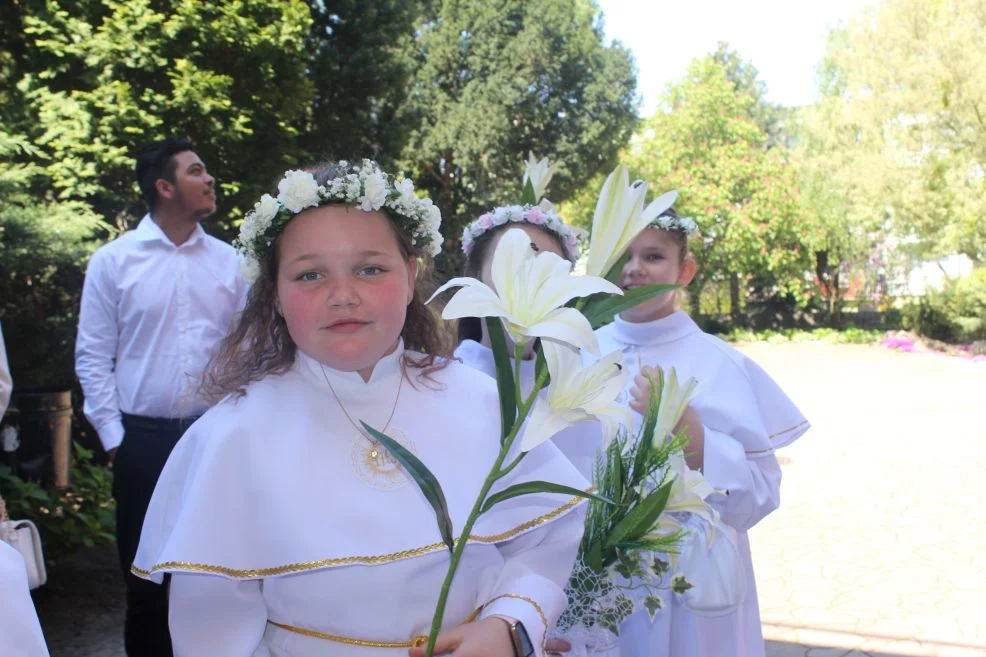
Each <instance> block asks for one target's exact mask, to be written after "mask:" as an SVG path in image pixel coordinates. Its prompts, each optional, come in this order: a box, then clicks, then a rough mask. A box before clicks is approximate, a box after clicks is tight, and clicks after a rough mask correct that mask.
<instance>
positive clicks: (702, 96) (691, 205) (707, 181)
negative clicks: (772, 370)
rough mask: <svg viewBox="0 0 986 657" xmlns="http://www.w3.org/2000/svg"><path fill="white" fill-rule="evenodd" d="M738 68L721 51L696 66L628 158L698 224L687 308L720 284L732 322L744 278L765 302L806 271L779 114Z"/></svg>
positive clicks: (749, 72)
mask: <svg viewBox="0 0 986 657" xmlns="http://www.w3.org/2000/svg"><path fill="white" fill-rule="evenodd" d="M740 62H741V60H740V59H739V57H738V56H737V55H735V53H731V52H729V51H728V49H726V48H725V47H723V46H720V48H719V50H718V51H717V52H716V53H714V54H712V55H709V56H707V57H704V58H702V59H698V60H695V61H694V62H692V64H691V66H689V68H688V73H687V75H686V76H685V77H684V78H683V79H682V80H680V81H679V82H677V83H675V84H672V85H670V86H669V87H668V89H667V91H666V92H665V93H664V94H663V96H662V99H661V104H660V107H659V109H658V111H657V112H656V114H655V115H654V116H653V117H651V118H650V119H648V120H647V121H646V122H645V124H644V125H643V126H642V129H641V131H640V132H639V133H638V134H637V135H636V136H635V137H634V140H633V142H632V144H631V147H630V148H629V150H628V152H627V155H626V160H627V162H628V163H629V164H630V165H631V166H632V167H633V169H634V170H635V171H636V172H637V173H638V174H639V176H640V177H641V178H643V179H644V180H647V181H648V182H650V183H651V184H652V185H654V186H655V188H656V191H658V190H660V191H663V190H666V189H671V188H673V189H677V190H678V191H679V192H680V194H681V198H680V200H679V203H678V206H677V209H678V210H679V212H681V213H684V214H686V215H689V216H692V217H694V218H695V220H696V221H697V222H698V224H699V227H700V229H701V236H702V238H701V240H700V241H699V243H698V244H696V245H695V247H694V252H695V256H696V258H697V259H698V262H699V274H698V276H696V281H695V283H694V284H693V285H692V287H691V289H690V291H689V292H690V297H691V300H692V308H693V310H694V311H695V312H697V311H698V310H697V309H698V308H699V304H698V301H699V298H700V295H701V293H702V290H703V289H704V288H705V286H706V285H707V284H709V283H713V282H716V283H726V284H728V285H729V288H730V302H731V303H730V312H731V315H732V319H733V321H734V322H737V323H738V322H740V321H741V319H742V317H741V302H740V290H741V287H742V286H743V283H744V280H746V281H747V282H748V283H750V284H752V285H753V286H755V287H756V288H757V289H759V290H761V291H762V293H764V294H768V295H771V296H777V295H787V294H795V295H801V294H802V293H803V288H804V272H805V271H806V269H807V265H808V261H807V258H806V250H805V248H804V245H803V243H802V238H801V235H802V231H803V218H802V216H801V213H800V211H799V210H800V208H799V204H798V200H797V194H796V183H795V179H794V171H793V169H792V167H791V166H790V164H789V161H788V160H789V157H788V152H787V150H786V148H784V147H780V146H778V147H771V144H772V143H773V142H777V141H782V140H780V139H779V137H780V136H781V133H780V132H779V130H778V126H779V122H780V119H781V114H780V113H779V112H778V111H776V110H775V109H773V108H771V107H770V106H769V105H767V104H766V101H765V100H764V98H763V89H762V85H759V84H758V83H757V82H756V73H755V70H754V69H752V67H750V66H749V65H742V64H741V63H740ZM731 75H732V76H736V77H730V76H731ZM771 130H775V133H774V134H771Z"/></svg>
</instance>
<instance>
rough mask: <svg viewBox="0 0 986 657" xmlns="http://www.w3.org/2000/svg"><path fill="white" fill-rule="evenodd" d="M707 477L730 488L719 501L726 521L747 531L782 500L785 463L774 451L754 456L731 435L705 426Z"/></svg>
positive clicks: (718, 506) (720, 486) (721, 485)
mask: <svg viewBox="0 0 986 657" xmlns="http://www.w3.org/2000/svg"><path fill="white" fill-rule="evenodd" d="M703 471H704V474H705V478H706V479H707V480H708V481H709V483H710V484H712V485H713V486H715V487H716V488H720V489H725V490H727V491H728V492H729V494H728V495H726V496H724V498H725V499H724V501H722V502H720V503H716V505H715V506H716V508H717V510H718V511H719V513H720V514H721V515H722V519H723V521H724V522H725V523H726V524H727V525H729V526H730V527H732V528H733V529H735V530H736V531H740V532H743V531H747V530H748V529H750V527H753V526H754V525H755V524H757V523H758V522H760V520H761V519H762V518H764V517H766V516H767V515H768V514H769V513H770V512H771V511H773V510H774V509H776V508H777V507H778V506H780V503H781V466H780V464H779V463H778V462H777V457H776V456H774V455H773V454H763V455H760V456H757V457H751V456H748V455H747V454H746V451H745V450H744V448H743V445H742V444H741V443H740V442H739V441H737V440H736V439H734V438H732V437H731V436H729V435H727V434H725V433H722V432H721V431H716V430H714V429H710V428H709V427H708V426H706V427H705V465H704V468H703Z"/></svg>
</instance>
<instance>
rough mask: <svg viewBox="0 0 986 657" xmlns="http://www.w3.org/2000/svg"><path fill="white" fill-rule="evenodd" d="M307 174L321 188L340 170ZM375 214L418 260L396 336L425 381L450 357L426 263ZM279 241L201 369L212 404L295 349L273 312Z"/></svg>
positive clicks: (281, 366)
mask: <svg viewBox="0 0 986 657" xmlns="http://www.w3.org/2000/svg"><path fill="white" fill-rule="evenodd" d="M308 171H310V172H311V173H312V174H313V175H314V176H315V179H316V181H318V183H319V184H320V185H321V184H324V183H325V182H326V181H328V180H331V179H332V178H334V177H336V176H337V175H338V174H339V171H340V169H339V167H338V166H337V165H336V164H334V163H323V164H319V165H316V166H314V167H312V168H310V169H308ZM381 212H383V214H384V215H385V216H386V217H387V219H388V223H389V224H390V227H391V229H392V230H393V231H394V236H395V237H396V238H397V246H398V248H399V249H400V252H401V255H402V256H403V257H404V258H411V257H416V258H419V262H421V267H419V272H418V277H417V279H416V281H415V289H414V296H413V298H412V299H411V303H410V304H408V307H407V316H406V318H405V320H404V327H403V329H402V330H401V337H402V338H403V339H404V347H405V348H406V349H408V350H411V351H417V352H421V353H422V354H423V356H421V357H420V358H416V357H413V356H411V355H410V354H405V356H404V361H405V367H406V366H408V365H410V366H412V367H415V368H419V369H421V370H423V372H422V375H423V376H424V377H425V378H427V377H428V376H429V375H430V374H432V373H434V372H437V371H438V370H440V369H442V368H444V367H445V366H446V365H447V364H448V362H449V360H450V359H451V357H452V351H451V346H450V345H449V340H448V336H447V334H446V333H445V331H443V330H442V327H441V325H440V323H439V320H438V318H437V317H436V316H435V314H434V313H432V312H431V310H430V309H429V308H428V307H427V306H425V303H424V300H423V298H424V292H423V290H424V288H426V287H427V286H428V285H429V280H428V279H429V277H430V272H431V264H432V262H431V259H430V258H428V257H427V256H425V254H424V253H423V252H422V251H421V250H420V249H417V248H415V247H414V246H413V245H412V243H411V237H410V236H409V235H408V234H407V233H406V232H405V231H404V230H403V229H402V228H400V226H399V224H398V223H397V222H396V221H394V219H393V217H391V216H390V215H389V214H388V213H387V212H386V211H384V210H381ZM280 241H281V240H280V238H278V239H276V240H275V241H274V243H273V244H271V246H270V247H269V248H268V250H267V253H266V257H264V258H263V259H262V260H261V263H260V276H259V277H258V278H257V280H256V281H255V282H254V284H253V286H252V287H251V288H250V293H249V295H248V297H247V303H246V307H245V308H244V309H243V312H242V313H240V315H239V316H238V317H237V319H236V322H235V325H234V326H233V329H232V330H231V331H230V333H229V334H228V335H227V336H226V337H225V338H224V339H223V340H222V342H220V343H219V346H218V348H217V349H216V352H215V354H214V355H213V356H212V358H211V359H210V360H209V364H208V365H207V366H206V369H205V374H204V376H203V381H202V386H201V392H202V394H203V396H204V397H205V398H206V399H207V400H209V401H210V402H212V403H215V402H218V401H219V400H220V399H222V398H223V397H225V396H226V395H229V394H237V395H242V394H244V393H245V391H246V386H247V385H248V384H250V383H251V382H253V381H259V380H260V379H262V378H264V377H266V376H268V375H271V374H283V373H284V372H286V371H288V370H289V369H291V366H292V365H293V364H294V360H295V355H296V353H297V349H298V347H297V345H296V344H295V343H294V340H292V339H291V335H290V333H289V332H288V326H287V323H286V322H285V321H284V318H283V317H282V316H281V315H280V314H279V313H278V312H277V271H278V265H279V256H280V253H279V251H280Z"/></svg>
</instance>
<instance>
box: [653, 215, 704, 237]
mask: <svg viewBox="0 0 986 657" xmlns="http://www.w3.org/2000/svg"><path fill="white" fill-rule="evenodd" d="M648 225H649V226H650V227H651V228H657V229H658V230H670V231H676V232H679V233H684V234H685V237H689V238H691V237H695V236H696V235H697V234H698V224H697V223H695V220H694V219H692V218H691V217H679V216H677V215H669V214H662V215H661V216H659V217H658V218H657V219H655V220H654V221H652V222H650V224H648Z"/></svg>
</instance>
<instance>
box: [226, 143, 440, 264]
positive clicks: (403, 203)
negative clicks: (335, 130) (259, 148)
mask: <svg viewBox="0 0 986 657" xmlns="http://www.w3.org/2000/svg"><path fill="white" fill-rule="evenodd" d="M338 166H339V171H340V173H339V175H337V176H336V177H335V178H332V179H331V180H328V181H326V182H325V183H324V184H322V185H319V184H318V182H317V181H316V180H315V176H314V175H312V174H311V173H310V172H308V171H287V172H285V174H284V177H283V178H282V179H281V182H279V183H278V184H277V191H278V194H277V198H274V197H273V196H271V195H270V194H264V195H263V196H261V197H260V201H259V202H257V204H256V205H254V206H253V210H251V211H250V212H248V213H247V215H246V218H245V219H244V220H243V224H242V225H241V226H240V235H239V237H238V238H236V239H235V240H234V241H233V246H235V247H236V250H237V251H238V252H239V253H240V254H241V255H242V256H243V262H242V264H241V265H240V271H241V273H242V275H243V278H244V280H246V281H247V282H248V283H252V282H253V281H255V280H257V278H258V277H259V276H260V260H261V258H263V257H264V255H265V254H266V252H267V249H268V248H270V246H271V244H273V243H274V240H275V239H276V238H277V236H278V235H279V234H280V233H281V231H282V230H284V227H285V226H286V225H287V224H288V222H289V221H291V219H292V218H293V217H294V216H295V215H297V214H299V213H300V212H302V211H304V210H307V209H308V208H314V207H318V206H320V205H327V204H329V203H342V204H344V205H348V206H350V207H354V208H357V209H359V210H362V211H363V212H376V211H378V210H380V209H381V208H382V209H385V210H388V211H389V212H388V213H387V214H388V215H390V216H391V217H392V218H393V219H394V220H396V221H397V223H398V225H400V227H401V228H403V229H404V230H405V231H406V232H407V234H408V235H409V236H410V237H411V244H413V245H414V246H415V247H416V248H419V249H422V250H423V251H424V252H425V253H427V254H428V255H430V256H436V255H438V254H439V253H441V250H442V239H443V238H442V234H441V233H440V232H439V230H438V229H439V227H440V226H441V223H442V213H441V211H440V210H439V209H438V208H437V207H436V206H435V205H434V204H433V203H432V202H431V199H429V198H418V197H417V196H415V195H414V183H412V182H411V181H410V180H409V179H407V178H397V179H395V178H393V177H392V176H389V175H388V174H387V173H385V172H384V171H382V170H381V169H380V167H379V165H377V163H376V162H373V161H372V160H363V162H362V163H360V164H355V163H354V164H350V163H348V162H345V161H342V162H339V165H338Z"/></svg>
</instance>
